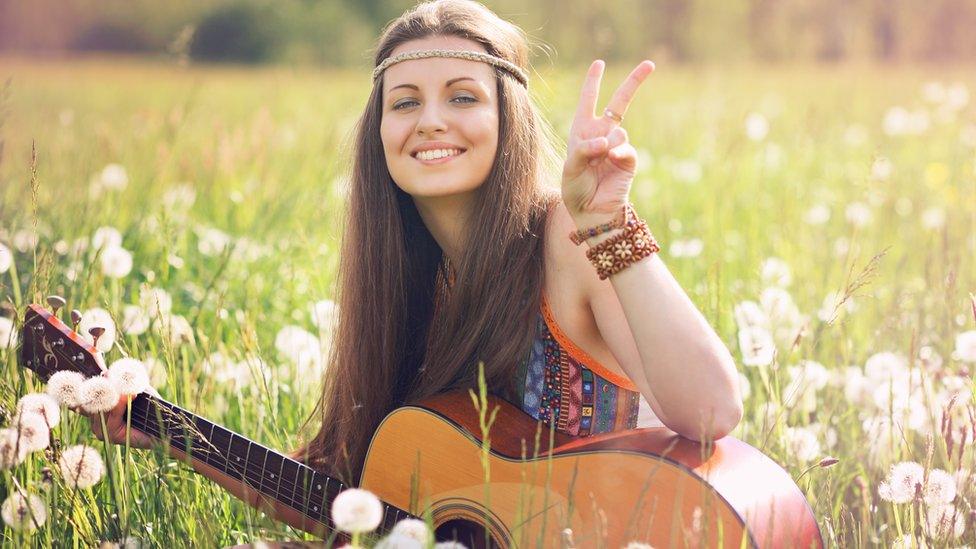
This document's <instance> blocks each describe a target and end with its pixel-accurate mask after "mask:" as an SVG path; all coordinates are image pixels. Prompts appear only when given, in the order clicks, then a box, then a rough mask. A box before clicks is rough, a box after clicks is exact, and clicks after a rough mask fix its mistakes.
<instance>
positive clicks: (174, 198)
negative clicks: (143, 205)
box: [163, 183, 197, 214]
mask: <svg viewBox="0 0 976 549" xmlns="http://www.w3.org/2000/svg"><path fill="white" fill-rule="evenodd" d="M196 199H197V192H196V190H194V189H193V186H191V185H190V184H189V183H182V184H179V185H174V186H172V187H170V188H169V190H167V191H166V192H165V193H164V194H163V205H164V206H166V209H167V210H168V211H169V212H170V213H171V214H173V213H182V212H185V211H186V210H189V209H190V207H191V206H193V202H195V201H196Z"/></svg>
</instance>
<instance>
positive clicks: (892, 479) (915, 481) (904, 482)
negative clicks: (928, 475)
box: [878, 461, 925, 503]
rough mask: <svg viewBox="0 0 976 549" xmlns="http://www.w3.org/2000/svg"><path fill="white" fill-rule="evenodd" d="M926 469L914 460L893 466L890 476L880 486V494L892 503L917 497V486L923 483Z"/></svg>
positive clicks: (904, 501)
mask: <svg viewBox="0 0 976 549" xmlns="http://www.w3.org/2000/svg"><path fill="white" fill-rule="evenodd" d="M924 475H925V469H924V468H923V467H922V465H921V464H919V463H916V462H914V461H903V462H901V463H896V464H894V465H892V466H891V472H890V473H888V478H887V479H886V480H884V481H883V482H882V483H881V485H880V486H878V495H879V496H880V497H881V499H883V500H885V501H890V502H892V503H908V502H909V501H912V500H913V499H914V498H915V487H916V486H917V485H921V484H922V479H923V476H924Z"/></svg>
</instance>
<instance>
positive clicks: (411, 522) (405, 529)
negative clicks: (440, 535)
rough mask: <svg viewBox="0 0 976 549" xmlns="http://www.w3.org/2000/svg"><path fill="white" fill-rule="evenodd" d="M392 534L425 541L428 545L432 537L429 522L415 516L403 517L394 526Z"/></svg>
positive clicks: (421, 541)
mask: <svg viewBox="0 0 976 549" xmlns="http://www.w3.org/2000/svg"><path fill="white" fill-rule="evenodd" d="M390 535H402V536H406V537H408V538H411V539H414V540H416V541H419V542H420V543H423V544H424V546H426V544H427V541H428V540H429V539H430V528H427V523H426V522H424V521H422V520H420V519H415V518H408V519H403V520H401V521H399V522H397V523H396V524H395V525H394V526H393V530H392V531H391V532H390Z"/></svg>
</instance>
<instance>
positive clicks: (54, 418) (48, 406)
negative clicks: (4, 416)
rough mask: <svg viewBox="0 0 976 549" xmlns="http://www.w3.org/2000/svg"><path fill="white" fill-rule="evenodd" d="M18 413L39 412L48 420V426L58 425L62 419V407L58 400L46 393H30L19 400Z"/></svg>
mask: <svg viewBox="0 0 976 549" xmlns="http://www.w3.org/2000/svg"><path fill="white" fill-rule="evenodd" d="M17 414H18V415H20V414H38V415H39V416H41V417H43V418H44V420H45V421H46V422H47V426H48V428H52V427H57V425H58V423H59V422H60V421H61V408H59V407H58V401H57V400H55V399H54V397H52V396H51V395H49V394H46V393H29V394H26V395H24V396H22V397H20V400H18V401H17Z"/></svg>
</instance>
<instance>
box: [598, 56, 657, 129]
mask: <svg viewBox="0 0 976 549" xmlns="http://www.w3.org/2000/svg"><path fill="white" fill-rule="evenodd" d="M652 72H654V62H653V61H647V60H645V61H641V63H640V64H639V65H637V67H635V68H634V70H632V71H630V75H628V76H627V79H626V80H624V81H623V82H622V83H621V84H620V86H618V87H617V91H615V92H613V97H611V98H610V103H608V104H607V110H609V111H610V113H613V114H615V115H617V116H619V117H620V118H621V120H616V119H615V118H613V114H609V113H606V112H604V116H606V117H607V118H609V119H611V120H613V121H614V122H616V123H618V124H619V123H620V122H621V121H622V120H623V116H624V114H626V112H627V107H629V106H630V102H631V101H633V99H634V94H635V93H637V88H639V87H640V85H641V84H642V83H643V82H644V79H646V78H647V76H648V75H649V74H651V73H652Z"/></svg>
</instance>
